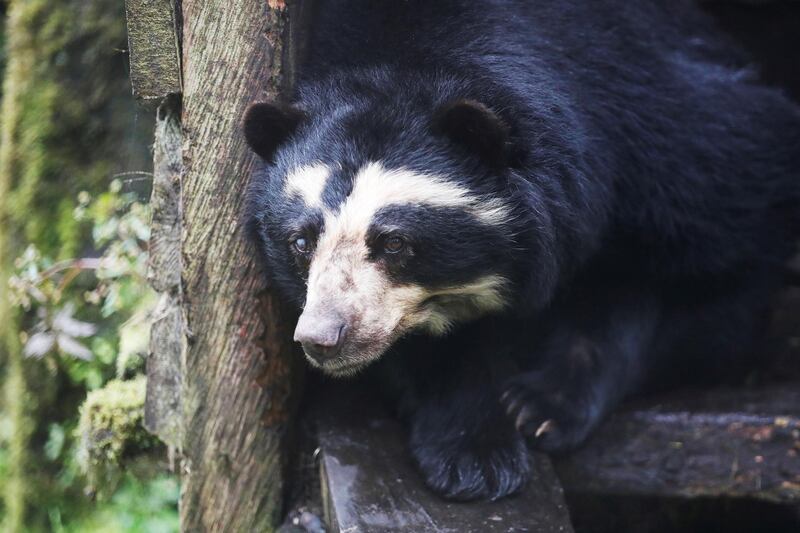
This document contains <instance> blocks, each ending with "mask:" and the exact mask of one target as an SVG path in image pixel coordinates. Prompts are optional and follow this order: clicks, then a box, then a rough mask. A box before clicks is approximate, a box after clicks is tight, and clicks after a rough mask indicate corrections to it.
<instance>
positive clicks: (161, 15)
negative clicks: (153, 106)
mask: <svg viewBox="0 0 800 533" xmlns="http://www.w3.org/2000/svg"><path fill="white" fill-rule="evenodd" d="M125 12H126V15H127V21H128V52H129V55H130V64H131V84H132V85H133V94H134V96H135V97H136V98H139V99H142V100H161V99H162V98H164V97H166V96H167V95H169V94H176V93H180V92H181V66H180V59H179V58H180V53H179V44H178V33H177V30H176V20H175V18H176V17H175V5H174V0H125Z"/></svg>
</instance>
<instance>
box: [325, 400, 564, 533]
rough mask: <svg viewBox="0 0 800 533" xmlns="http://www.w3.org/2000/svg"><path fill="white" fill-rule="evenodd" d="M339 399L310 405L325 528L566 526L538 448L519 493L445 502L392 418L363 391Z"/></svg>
mask: <svg viewBox="0 0 800 533" xmlns="http://www.w3.org/2000/svg"><path fill="white" fill-rule="evenodd" d="M340 400H341V398H337V400H336V402H335V403H336V404H337V405H335V406H327V408H326V409H320V410H319V411H318V412H317V419H318V424H317V425H318V436H319V446H320V455H319V461H320V468H321V478H322V484H323V487H322V492H323V504H324V506H325V517H326V522H327V523H328V524H329V526H330V531H333V532H337V531H341V532H347V533H356V532H369V533H373V532H375V533H379V532H391V531H404V532H406V531H413V532H415V533H427V532H454V533H456V532H458V533H473V532H474V533H484V532H486V533H501V532H502V533H506V532H525V531H530V532H537V533H539V532H541V533H549V532H553V533H556V532H557V533H569V532H572V526H571V524H570V520H569V515H568V513H567V508H566V505H565V504H564V498H563V491H562V490H561V485H560V483H559V482H558V479H557V478H556V476H555V474H554V472H553V468H552V465H551V463H550V460H549V459H548V458H547V457H546V456H541V455H536V456H535V457H534V464H535V467H534V475H533V481H532V483H531V484H530V485H529V487H528V488H527V490H526V491H525V492H523V493H522V494H519V495H517V496H514V497H510V498H506V499H503V500H500V501H498V502H471V503H461V502H458V503H457V502H448V501H446V500H443V499H442V498H440V497H438V496H436V495H435V494H434V493H432V492H431V491H430V490H428V489H427V488H426V487H425V486H424V484H423V482H422V478H421V476H420V474H419V473H418V472H417V471H416V469H415V468H414V465H413V464H412V462H411V458H410V455H409V453H408V450H407V448H406V435H405V431H403V428H402V427H400V425H399V423H397V422H396V421H394V420H391V419H389V418H388V417H386V416H385V415H384V414H383V413H382V411H381V409H380V408H379V407H377V406H376V405H374V403H371V401H370V400H369V399H356V400H355V401H353V400H348V401H340ZM332 403H333V402H332Z"/></svg>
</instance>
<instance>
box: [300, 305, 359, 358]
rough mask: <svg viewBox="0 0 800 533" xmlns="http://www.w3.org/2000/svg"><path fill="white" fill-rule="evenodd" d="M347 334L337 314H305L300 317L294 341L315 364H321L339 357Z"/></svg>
mask: <svg viewBox="0 0 800 533" xmlns="http://www.w3.org/2000/svg"><path fill="white" fill-rule="evenodd" d="M346 333H347V324H346V323H345V321H344V319H342V318H341V317H340V316H339V315H337V314H330V315H323V314H318V313H306V312H304V313H303V314H302V315H300V319H299V320H298V321H297V327H296V328H295V330H294V340H295V341H296V342H299V343H300V344H301V345H302V346H303V351H304V352H305V353H306V355H308V356H309V357H311V358H312V359H314V360H315V361H316V362H317V363H319V364H323V363H324V362H325V361H328V360H331V359H333V358H335V357H337V356H338V355H339V353H340V352H341V350H342V345H343V344H344V340H345V336H346Z"/></svg>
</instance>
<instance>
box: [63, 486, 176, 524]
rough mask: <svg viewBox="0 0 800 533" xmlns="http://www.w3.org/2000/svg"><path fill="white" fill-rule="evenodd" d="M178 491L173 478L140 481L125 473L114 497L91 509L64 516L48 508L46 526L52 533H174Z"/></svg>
mask: <svg viewBox="0 0 800 533" xmlns="http://www.w3.org/2000/svg"><path fill="white" fill-rule="evenodd" d="M179 493H180V489H179V487H178V482H177V481H176V480H175V478H173V477H168V476H163V475H162V476H157V477H155V478H152V479H148V480H141V479H139V478H137V477H134V476H132V475H130V474H127V475H125V476H124V478H123V480H122V482H121V484H120V487H119V489H117V491H116V492H115V493H114V496H113V497H112V498H111V499H110V500H109V501H106V502H102V503H101V504H100V505H98V506H97V507H95V508H94V509H92V510H91V512H85V513H83V514H79V515H77V516H71V517H67V516H64V515H63V514H62V512H61V510H60V509H59V508H57V507H54V508H51V509H50V511H49V514H48V517H49V524H48V525H49V528H48V529H49V530H50V531H52V532H54V533H122V532H126V533H173V532H176V533H177V531H178V519H177V512H176V510H177V507H178V496H179Z"/></svg>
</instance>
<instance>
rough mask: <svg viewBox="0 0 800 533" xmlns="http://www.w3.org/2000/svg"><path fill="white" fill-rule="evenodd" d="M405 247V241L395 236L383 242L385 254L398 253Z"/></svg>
mask: <svg viewBox="0 0 800 533" xmlns="http://www.w3.org/2000/svg"><path fill="white" fill-rule="evenodd" d="M405 247H406V241H404V240H403V238H402V237H398V236H396V235H392V236H391V237H387V238H386V240H385V241H383V251H384V252H386V253H387V254H396V253H400V252H402V251H403V249H404V248H405Z"/></svg>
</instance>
